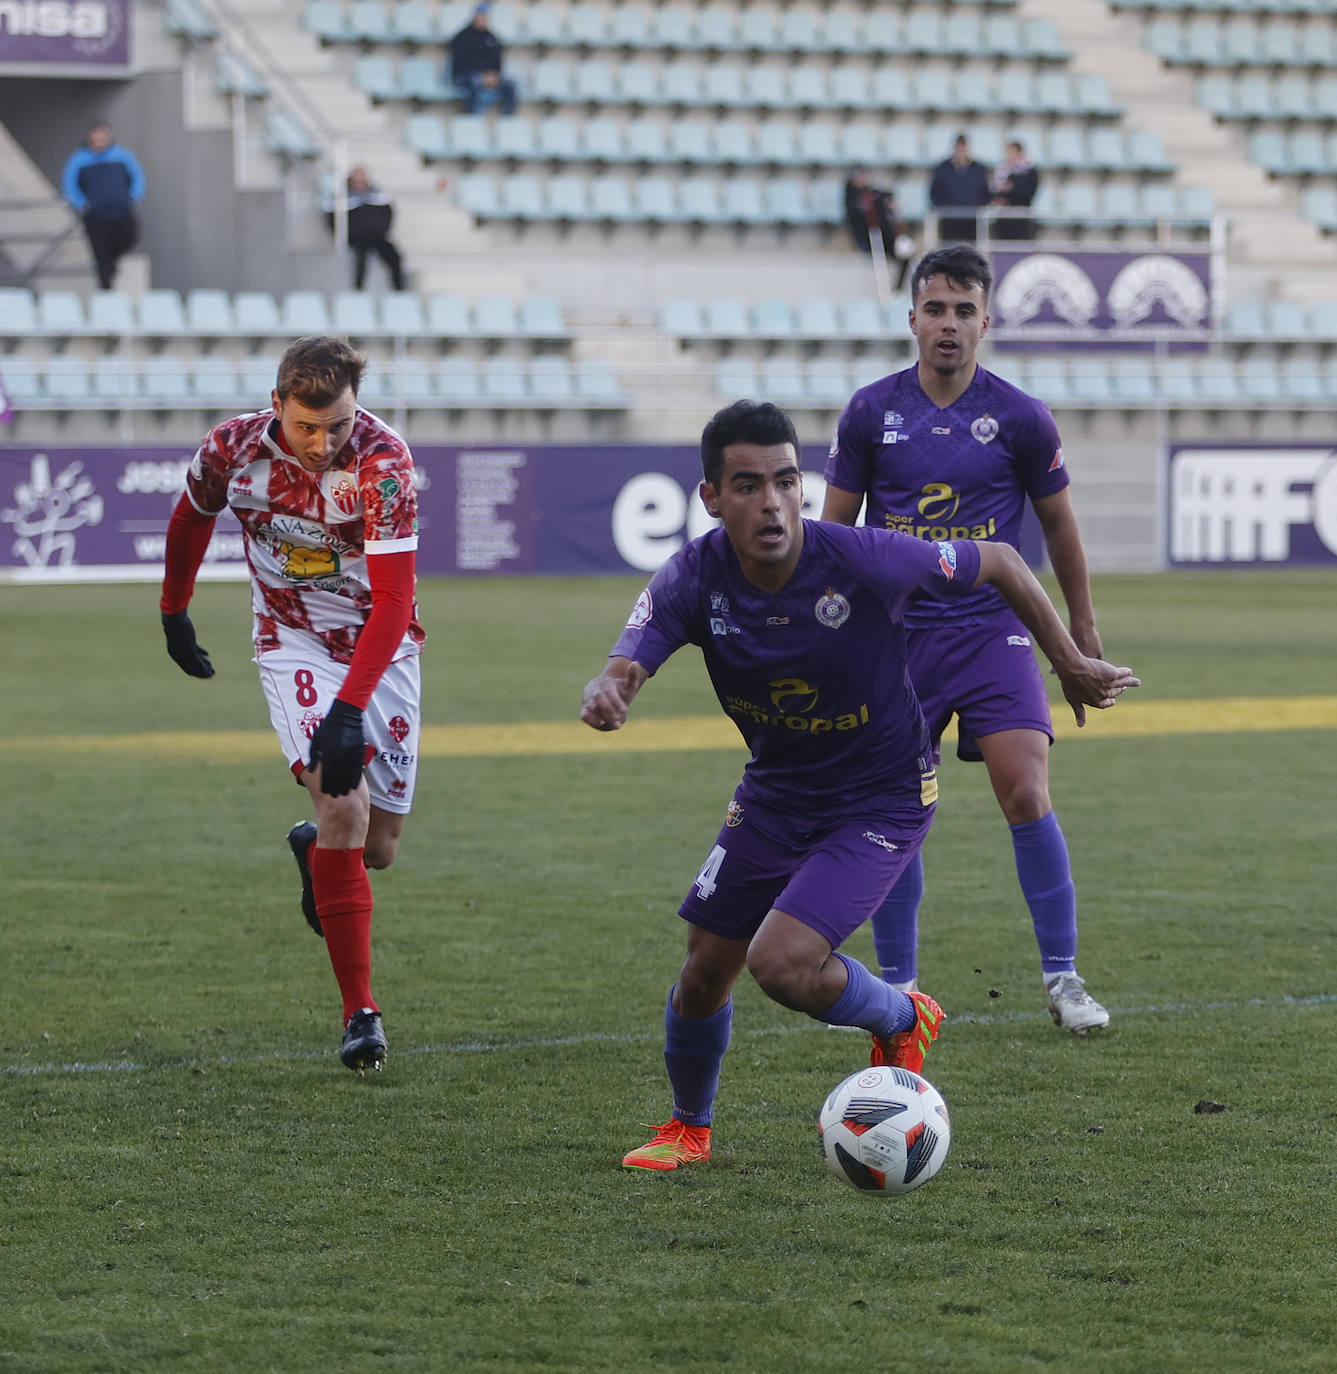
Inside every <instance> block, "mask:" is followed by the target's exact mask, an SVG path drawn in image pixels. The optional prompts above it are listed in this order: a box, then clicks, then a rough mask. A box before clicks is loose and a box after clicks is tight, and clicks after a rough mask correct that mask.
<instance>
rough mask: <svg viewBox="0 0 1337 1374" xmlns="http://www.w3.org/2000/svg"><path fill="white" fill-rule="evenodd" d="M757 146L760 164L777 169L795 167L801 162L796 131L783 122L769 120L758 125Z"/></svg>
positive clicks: (790, 125)
mask: <svg viewBox="0 0 1337 1374" xmlns="http://www.w3.org/2000/svg"><path fill="white" fill-rule="evenodd" d="M755 146H756V150H757V160H758V162H764V163H769V164H771V165H772V166H775V167H793V166H795V165H797V164H798V163H799V162H800V161H801V159H800V157H799V154H798V145H797V139H796V130H795V129H794V126H793V125H792V124H789V123H787V122H786V121H783V120H778V119H768V120H765V121H764V122H763V123H761V124H758V125H757V138H756V144H755Z"/></svg>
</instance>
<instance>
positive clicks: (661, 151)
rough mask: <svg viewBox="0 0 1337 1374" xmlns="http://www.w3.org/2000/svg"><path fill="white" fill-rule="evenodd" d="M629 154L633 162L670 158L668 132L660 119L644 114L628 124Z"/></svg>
mask: <svg viewBox="0 0 1337 1374" xmlns="http://www.w3.org/2000/svg"><path fill="white" fill-rule="evenodd" d="M626 137H627V156H628V158H629V159H630V160H631V161H633V162H647V163H659V162H667V161H668V160H669V147H668V133H667V131H666V130H665V128H664V126H663V124H661V123H660V122H659V120H657V119H654V118H652V117H650V116H646V115H642V116H640V117H638V118H636V119H633V120H630V121H629V122H628V124H627V134H626Z"/></svg>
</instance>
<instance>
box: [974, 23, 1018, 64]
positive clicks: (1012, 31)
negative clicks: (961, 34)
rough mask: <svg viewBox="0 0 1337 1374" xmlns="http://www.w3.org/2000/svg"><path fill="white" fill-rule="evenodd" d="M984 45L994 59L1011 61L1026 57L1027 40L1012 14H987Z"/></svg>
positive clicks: (983, 36) (983, 38)
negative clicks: (1001, 58) (1000, 58)
mask: <svg viewBox="0 0 1337 1374" xmlns="http://www.w3.org/2000/svg"><path fill="white" fill-rule="evenodd" d="M982 44H983V47H984V49H985V51H987V52H988V53H990V54H991V55H992V56H994V57H1004V58H1007V59H1008V60H1010V61H1016V60H1017V59H1019V58H1021V57H1024V56H1026V40H1025V38H1024V37H1023V35H1022V32H1021V25H1020V24H1019V23H1018V22H1017V19H1016V16H1015V15H1012V14H986V15H985V17H984V30H983V35H982Z"/></svg>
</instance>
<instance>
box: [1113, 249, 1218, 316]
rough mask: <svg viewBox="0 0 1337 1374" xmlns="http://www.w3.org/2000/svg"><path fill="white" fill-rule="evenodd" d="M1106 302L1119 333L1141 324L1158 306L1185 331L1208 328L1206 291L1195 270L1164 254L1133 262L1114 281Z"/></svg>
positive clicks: (1135, 259)
mask: <svg viewBox="0 0 1337 1374" xmlns="http://www.w3.org/2000/svg"><path fill="white" fill-rule="evenodd" d="M1106 300H1107V301H1108V303H1109V308H1110V314H1111V315H1113V316H1114V327H1115V328H1116V329H1131V328H1132V327H1133V326H1134V325H1137V324H1141V323H1142V321H1143V320H1145V319H1147V317H1148V316H1149V315H1151V314H1152V312H1153V311H1154V310H1155V309H1156V307H1157V306H1158V305H1159V306H1161V307H1163V308H1164V310H1165V313H1166V314H1167V315H1169V316H1170V318H1171V319H1172V320H1174V321H1175V322H1176V323H1177V324H1181V325H1183V327H1184V328H1185V329H1201V328H1205V327H1206V325H1207V288H1206V287H1205V286H1204V285H1203V284H1202V282H1201V281H1200V280H1199V279H1198V276H1197V273H1195V272H1194V271H1193V270H1192V268H1189V267H1186V266H1185V265H1184V264H1183V263H1182V262H1180V261H1179V259H1178V258H1172V257H1169V256H1167V255H1166V254H1164V253H1152V254H1149V255H1148V256H1147V257H1144V258H1134V259H1133V261H1132V262H1130V263H1129V264H1128V266H1127V267H1125V268H1124V269H1123V271H1122V272H1120V273H1119V275H1118V276H1117V277H1115V278H1114V283H1113V285H1112V286H1111V287H1110V289H1109V295H1108V296H1107V297H1106Z"/></svg>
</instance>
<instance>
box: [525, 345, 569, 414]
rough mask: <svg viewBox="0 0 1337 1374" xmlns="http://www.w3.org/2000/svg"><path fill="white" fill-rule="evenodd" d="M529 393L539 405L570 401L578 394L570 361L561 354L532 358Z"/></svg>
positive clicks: (553, 404) (552, 404)
mask: <svg viewBox="0 0 1337 1374" xmlns="http://www.w3.org/2000/svg"><path fill="white" fill-rule="evenodd" d="M529 394H530V396H532V397H533V399H534V403H535V405H537V406H539V407H543V406H544V405H545V404H546V405H549V406H555V405H557V406H560V405H566V404H567V403H569V402H570V401H571V400H572V399H573V398H574V397H575V394H576V384H575V377H574V376H573V375H572V371H571V364H570V362H569V361H568V360H567V359H566V358H563V357H560V356H546V357H540V358H532V359H531V360H530V363H529Z"/></svg>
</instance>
